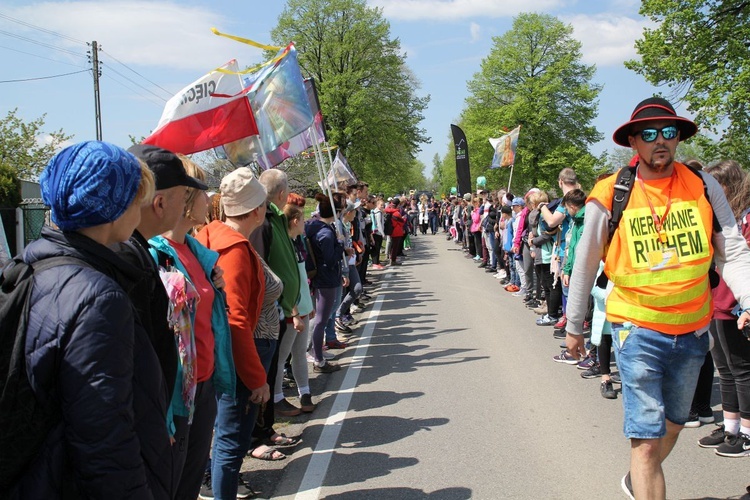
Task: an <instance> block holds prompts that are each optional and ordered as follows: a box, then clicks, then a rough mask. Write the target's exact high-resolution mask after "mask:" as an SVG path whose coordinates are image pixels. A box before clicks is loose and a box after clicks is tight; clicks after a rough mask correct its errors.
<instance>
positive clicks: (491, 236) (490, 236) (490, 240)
mask: <svg viewBox="0 0 750 500" xmlns="http://www.w3.org/2000/svg"><path fill="white" fill-rule="evenodd" d="M485 235H486V238H487V253H489V254H490V267H491V268H492V269H497V255H495V231H494V230H490V231H487V232H486V233H485Z"/></svg>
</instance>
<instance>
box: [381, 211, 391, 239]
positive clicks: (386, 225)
mask: <svg viewBox="0 0 750 500" xmlns="http://www.w3.org/2000/svg"><path fill="white" fill-rule="evenodd" d="M383 233H384V234H385V235H386V236H390V235H391V234H393V212H386V213H385V215H383Z"/></svg>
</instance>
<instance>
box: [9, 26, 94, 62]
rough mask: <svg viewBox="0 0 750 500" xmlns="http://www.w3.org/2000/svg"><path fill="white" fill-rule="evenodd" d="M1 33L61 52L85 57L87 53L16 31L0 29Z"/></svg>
mask: <svg viewBox="0 0 750 500" xmlns="http://www.w3.org/2000/svg"><path fill="white" fill-rule="evenodd" d="M0 35H5V36H9V37H12V38H17V39H19V40H23V41H25V42H29V43H34V44H36V45H41V46H42V47H47V48H49V49H53V50H59V51H60V52H65V53H66V54H71V55H74V56H78V57H84V58H85V57H86V56H85V55H83V54H79V53H78V52H73V51H72V50H68V49H62V48H60V47H57V46H55V45H50V44H48V43H44V42H40V41H38V40H34V39H33V38H27V37H25V36H21V35H17V34H15V33H11V32H10V31H4V30H0Z"/></svg>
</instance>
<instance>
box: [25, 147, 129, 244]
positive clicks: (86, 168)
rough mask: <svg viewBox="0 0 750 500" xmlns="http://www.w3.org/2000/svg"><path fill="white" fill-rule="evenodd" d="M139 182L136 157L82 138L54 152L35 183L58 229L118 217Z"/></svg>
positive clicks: (73, 227)
mask: <svg viewBox="0 0 750 500" xmlns="http://www.w3.org/2000/svg"><path fill="white" fill-rule="evenodd" d="M140 182H141V166H140V163H138V159H137V158H136V157H135V156H133V155H132V154H130V153H128V152H127V151H125V150H124V149H122V148H120V147H118V146H115V145H114V144H109V143H107V142H101V141H86V142H81V143H79V144H75V145H73V146H69V147H67V148H65V149H63V150H62V151H60V152H59V153H57V154H56V155H55V156H54V157H53V158H52V159H51V160H50V162H49V163H48V164H47V166H46V167H45V169H44V171H43V172H42V175H41V177H40V178H39V184H41V189H42V199H43V200H44V203H45V204H46V205H48V206H49V207H51V208H52V220H53V221H54V223H55V224H57V226H58V227H59V228H60V229H61V230H62V231H75V230H77V229H82V228H86V227H92V226H99V225H102V224H106V223H108V222H113V221H115V220H117V219H118V218H120V216H122V214H123V213H125V210H127V208H128V207H129V206H130V204H131V203H132V202H133V199H134V198H135V194H136V192H137V191H138V185H139V184H140Z"/></svg>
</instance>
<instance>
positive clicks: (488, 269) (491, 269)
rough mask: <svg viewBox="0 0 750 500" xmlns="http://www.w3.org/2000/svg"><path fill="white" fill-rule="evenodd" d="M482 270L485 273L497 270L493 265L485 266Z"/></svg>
mask: <svg viewBox="0 0 750 500" xmlns="http://www.w3.org/2000/svg"><path fill="white" fill-rule="evenodd" d="M484 272H485V273H493V274H494V273H496V272H497V269H495V268H494V267H488V268H485V270H484Z"/></svg>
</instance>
